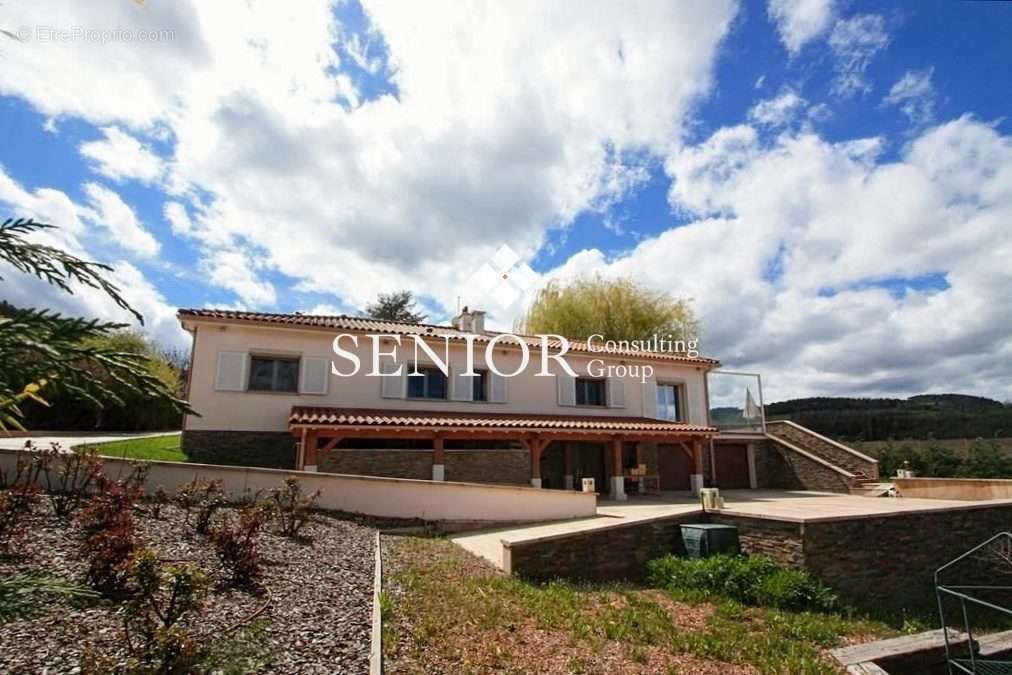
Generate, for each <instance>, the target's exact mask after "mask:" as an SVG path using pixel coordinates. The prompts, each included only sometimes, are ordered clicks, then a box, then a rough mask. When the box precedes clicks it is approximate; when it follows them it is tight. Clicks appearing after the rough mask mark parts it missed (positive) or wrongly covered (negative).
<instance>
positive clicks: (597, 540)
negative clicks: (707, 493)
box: [510, 513, 706, 581]
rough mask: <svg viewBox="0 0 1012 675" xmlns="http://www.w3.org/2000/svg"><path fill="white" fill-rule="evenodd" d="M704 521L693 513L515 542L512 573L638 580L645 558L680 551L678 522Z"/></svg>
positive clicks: (682, 549)
mask: <svg viewBox="0 0 1012 675" xmlns="http://www.w3.org/2000/svg"><path fill="white" fill-rule="evenodd" d="M704 522H706V517H705V515H704V514H701V513H694V514H686V515H683V516H679V517H676V518H665V519H662V520H652V521H645V522H638V523H633V524H631V525H626V526H622V527H614V528H610V529H607V530H597V531H591V532H587V533H582V534H574V535H571V536H566V537H557V538H552V539H544V540H540V541H529V542H520V543H515V544H513V546H512V547H511V548H510V561H511V571H512V572H513V574H516V575H519V576H522V577H524V578H527V579H532V580H535V581H545V580H550V579H557V578H567V579H577V580H585V581H615V580H620V579H629V580H637V579H641V578H642V576H643V573H644V572H645V568H646V563H647V561H648V560H652V559H654V558H659V557H661V556H663V555H666V554H668V553H675V554H679V555H683V554H684V553H685V544H684V543H683V542H682V532H681V525H682V523H704Z"/></svg>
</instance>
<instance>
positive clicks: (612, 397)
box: [604, 377, 625, 408]
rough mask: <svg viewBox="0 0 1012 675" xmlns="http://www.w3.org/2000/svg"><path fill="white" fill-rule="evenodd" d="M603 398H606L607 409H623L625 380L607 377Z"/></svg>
mask: <svg viewBox="0 0 1012 675" xmlns="http://www.w3.org/2000/svg"><path fill="white" fill-rule="evenodd" d="M604 393H605V396H607V397H608V407H609V408H624V407H625V379H624V378H621V377H609V378H608V383H607V384H605V392H604Z"/></svg>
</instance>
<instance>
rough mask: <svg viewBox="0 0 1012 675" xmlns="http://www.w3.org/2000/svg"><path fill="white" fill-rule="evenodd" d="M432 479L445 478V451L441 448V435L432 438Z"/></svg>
mask: <svg viewBox="0 0 1012 675" xmlns="http://www.w3.org/2000/svg"><path fill="white" fill-rule="evenodd" d="M432 480H440V481H441V480H446V453H445V452H444V450H443V437H442V436H436V437H435V438H433V439H432Z"/></svg>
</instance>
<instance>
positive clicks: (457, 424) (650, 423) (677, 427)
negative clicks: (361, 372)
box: [288, 406, 717, 434]
mask: <svg viewBox="0 0 1012 675" xmlns="http://www.w3.org/2000/svg"><path fill="white" fill-rule="evenodd" d="M288 423H289V424H290V425H309V426H316V425H319V426H355V427H426V428H432V429H446V428H455V429H461V428H466V429H510V430H514V431H589V432H592V433H594V432H596V433H613V432H617V431H626V432H632V431H640V432H646V433H697V434H710V433H716V432H717V428H716V427H708V426H704V425H699V424H683V423H678V422H665V421H664V420H655V419H650V418H647V417H617V416H611V415H595V416H590V415H524V414H512V413H457V412H435V411H415V410H376V409H366V408H326V407H311V406H295V407H293V408H292V412H291V414H290V415H289V417H288Z"/></svg>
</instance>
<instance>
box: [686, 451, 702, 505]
mask: <svg viewBox="0 0 1012 675" xmlns="http://www.w3.org/2000/svg"><path fill="white" fill-rule="evenodd" d="M691 447H692V475H691V476H689V486H690V487H691V488H692V494H694V495H698V494H699V491H700V490H702V489H703V442H702V441H700V440H699V439H693V440H692V446H691Z"/></svg>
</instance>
